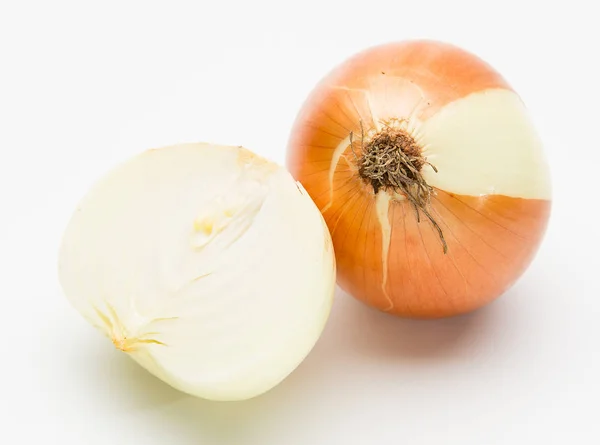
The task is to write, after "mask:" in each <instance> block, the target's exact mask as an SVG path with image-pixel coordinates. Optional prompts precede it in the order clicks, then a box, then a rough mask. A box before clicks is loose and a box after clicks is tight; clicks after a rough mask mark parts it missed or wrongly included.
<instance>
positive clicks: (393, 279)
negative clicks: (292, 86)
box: [286, 41, 551, 318]
mask: <svg viewBox="0 0 600 445" xmlns="http://www.w3.org/2000/svg"><path fill="white" fill-rule="evenodd" d="M392 119H396V120H400V121H402V122H405V123H406V126H407V127H406V128H408V129H409V131H410V133H411V134H412V135H413V136H414V137H415V140H417V141H418V142H419V144H420V145H421V146H422V147H423V155H424V156H425V157H426V158H427V160H428V161H430V162H431V163H432V164H434V165H435V166H436V168H437V170H438V172H437V173H436V172H435V171H434V170H433V169H431V168H429V167H427V169H425V168H424V170H423V175H424V177H425V178H426V179H427V181H428V183H429V184H430V185H431V186H432V187H433V188H434V189H435V192H436V193H435V195H434V196H433V197H432V200H431V207H430V213H431V214H432V215H433V216H434V218H435V220H436V221H437V223H438V224H439V226H440V228H441V230H442V231H443V234H444V238H445V241H446V243H447V253H444V251H443V249H442V244H441V243H440V236H439V234H438V232H437V231H436V229H435V227H434V225H433V224H431V223H430V221H429V220H427V218H425V217H424V216H423V215H422V214H421V217H420V222H417V218H416V212H415V209H414V207H413V205H412V204H411V203H410V202H409V201H408V200H406V199H404V197H403V196H402V195H398V194H397V193H396V194H394V193H392V192H389V191H382V190H379V191H378V193H377V194H376V193H375V190H374V188H373V187H372V186H371V184H369V183H368V182H366V181H365V180H363V178H361V177H360V176H359V173H358V171H357V158H356V154H357V151H358V152H360V148H361V143H362V142H363V140H362V136H363V135H364V134H365V132H366V133H367V134H368V132H369V131H377V130H380V129H381V122H383V121H389V120H392ZM351 132H352V134H353V136H354V139H353V146H352V147H350V143H349V134H350V133H351ZM358 154H359V155H360V153H358ZM286 162H287V168H288V169H289V170H290V171H291V173H292V174H293V175H294V177H295V178H296V179H297V180H299V181H300V182H301V183H302V184H303V186H304V187H305V189H306V190H307V192H308V193H309V195H310V196H311V197H312V198H313V200H314V201H315V203H316V204H317V206H318V207H319V209H320V210H321V212H322V214H323V216H324V218H325V220H326V222H327V225H328V227H329V230H330V232H331V235H332V239H333V244H334V248H335V254H336V262H337V281H338V284H339V285H340V287H342V288H343V289H344V290H345V291H346V292H348V293H349V294H351V295H352V296H354V297H355V298H357V299H358V300H360V301H362V302H364V303H366V304H367V305H369V306H372V307H374V308H377V309H379V310H382V311H385V312H388V313H391V314H394V315H397V316H401V317H409V318H441V317H449V316H455V315H459V314H464V313H468V312H471V311H473V310H476V309H478V308H481V307H483V306H485V305H486V304H489V303H490V302H492V301H493V300H495V299H496V298H498V297H499V296H500V295H502V294H503V293H504V292H505V291H506V290H507V289H509V288H510V287H511V286H512V285H513V284H514V283H515V282H516V280H517V279H518V278H519V277H520V276H521V275H522V274H523V273H524V272H525V271H526V269H527V268H528V266H529V264H530V263H531V261H532V260H533V258H534V257H535V255H536V253H537V250H538V248H539V245H540V243H541V242H542V239H543V236H544V233H545V229H546V226H547V223H548V219H549V216H550V211H551V185H550V174H549V170H548V166H547V164H546V161H545V157H544V153H543V149H542V146H541V142H540V140H539V138H538V136H537V134H536V132H535V129H534V128H533V125H532V123H531V121H530V120H529V117H528V115H527V111H526V110H525V107H524V105H523V104H522V102H521V100H520V98H519V97H518V95H517V94H516V93H515V92H514V91H513V89H512V88H511V86H510V85H509V84H508V82H507V81H506V80H505V79H504V78H503V77H502V76H501V75H500V74H499V73H497V72H496V71H495V70H494V69H493V68H492V67H491V66H489V65H488V64H487V63H485V62H484V61H482V60H481V59H479V58H478V57H476V56H474V55H472V54H470V53H468V52H466V51H464V50H462V49H460V48H457V47H455V46H452V45H449V44H446V43H442V42H435V41H405V42H397V43H390V44H386V45H381V46H378V47H374V48H370V49H368V50H366V51H363V52H361V53H358V54H356V55H355V56H353V57H351V58H350V59H348V60H347V61H345V62H344V63H342V64H341V65H340V66H338V67H336V68H335V69H334V70H333V71H332V72H330V73H329V74H328V75H327V76H325V78H324V79H322V81H321V82H320V83H319V84H318V85H317V86H316V87H315V89H314V90H313V91H312V92H311V94H310V95H309V97H308V98H307V100H306V102H305V103H304V105H303V106H302V109H301V110H300V112H299V114H298V116H297V118H296V121H295V123H294V126H293V128H292V131H291V135H290V139H289V143H288V151H287V161H286Z"/></svg>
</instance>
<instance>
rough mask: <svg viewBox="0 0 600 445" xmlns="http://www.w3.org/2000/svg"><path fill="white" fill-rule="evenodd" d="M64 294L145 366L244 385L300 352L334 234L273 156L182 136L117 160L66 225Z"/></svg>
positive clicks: (320, 321) (320, 316)
mask: <svg viewBox="0 0 600 445" xmlns="http://www.w3.org/2000/svg"><path fill="white" fill-rule="evenodd" d="M59 272H60V282H61V284H62V286H63V289H64V292H65V294H66V296H67V298H68V299H69V301H70V302H71V303H72V305H73V306H74V307H75V308H76V309H77V310H78V311H79V312H80V313H81V314H82V315H83V316H84V317H85V318H86V319H87V320H88V321H89V322H90V323H91V324H93V325H94V326H96V327H98V328H99V329H100V330H101V331H102V332H104V333H105V334H106V335H107V336H108V337H109V338H110V340H111V341H112V342H113V343H114V345H115V346H116V347H117V348H118V349H119V350H122V351H124V352H126V353H127V354H128V355H129V356H131V358H133V359H134V360H136V361H137V362H138V363H139V364H140V365H142V366H143V367H145V368H146V369H147V370H148V371H150V372H151V373H153V374H154V375H155V376H157V377H159V378H160V379H162V380H164V381H165V382H167V383H168V384H170V385H172V386H173V387H175V388H177V389H179V390H181V391H184V392H186V393H189V394H192V395H195V396H199V397H203V398H207V399H213V400H242V399H248V398H251V397H255V396H257V395H259V394H261V393H264V392H265V391H268V390H269V389H271V388H273V387H274V386H276V385H277V384H279V383H280V382H281V381H282V380H283V379H284V378H286V377H287V376H288V375H289V374H290V373H291V372H292V371H293V370H294V369H295V368H296V367H297V366H298V365H299V364H300V363H301V362H302V360H303V359H304V358H305V357H306V356H307V354H308V353H309V351H310V350H311V349H312V347H313V346H314V344H315V343H316V341H317V339H318V338H319V336H320V335H321V332H322V330H323V328H324V325H325V323H326V321H327V318H328V315H329V312H330V308H331V304H332V299H333V291H334V287H335V257H334V254H333V247H332V244H331V238H330V235H329V232H328V230H327V227H326V225H325V223H324V220H323V218H322V216H321V214H320V213H319V211H318V209H317V208H316V206H315V204H314V203H313V201H312V200H311V198H310V197H309V196H308V194H307V193H306V192H305V191H304V189H303V188H302V186H301V185H299V184H298V183H297V182H296V181H295V180H294V179H293V178H292V176H291V175H290V174H289V172H287V171H286V170H285V169H284V168H283V167H280V166H278V165H275V164H274V163H272V162H270V161H268V160H265V159H263V158H261V157H259V156H257V155H255V154H253V153H252V152H250V151H249V150H247V149H245V148H242V147H227V146H217V145H210V144H182V145H177V146H172V147H165V148H161V149H156V150H150V151H147V152H144V153H143V154H140V155H138V156H136V157H134V158H133V159H130V160H129V161H127V162H125V163H124V164H123V165H121V166H119V167H118V168H116V169H114V170H113V171H112V172H110V173H109V174H108V175H107V176H106V177H105V178H103V179H102V180H101V181H100V182H99V183H98V184H96V185H95V186H94V187H93V189H92V190H90V191H89V193H88V194H87V195H86V196H85V198H84V199H83V201H82V202H81V203H80V205H79V206H78V208H77V210H76V211H75V213H74V215H73V217H72V219H71V221H70V223H69V225H68V227H67V229H66V232H65V234H64V238H63V242H62V247H61V251H60V258H59Z"/></svg>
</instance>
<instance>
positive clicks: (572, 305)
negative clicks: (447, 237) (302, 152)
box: [0, 0, 600, 445]
mask: <svg viewBox="0 0 600 445" xmlns="http://www.w3.org/2000/svg"><path fill="white" fill-rule="evenodd" d="M593 4H594V2H592V1H590V0H582V1H573V0H571V1H569V2H566V3H565V2H555V3H552V2H545V1H525V0H520V1H518V2H510V1H503V2H486V1H477V2H475V1H473V2H465V1H440V2H432V1H424V0H418V1H409V2H406V1H400V0H394V1H389V2H384V1H374V0H364V1H362V2H351V1H348V0H346V1H343V2H331V1H326V0H320V1H316V2H312V1H308V0H303V1H298V2H288V1H273V2H272V4H270V3H269V2H266V1H245V2H242V1H240V2H235V3H233V2H228V1H217V0H213V1H209V2H206V1H195V2H187V3H186V4H181V3H178V2H174V1H164V2H151V1H144V2H142V1H140V2H132V1H125V0H121V1H98V2H90V1H70V2H69V1H65V0H54V1H40V2H37V3H34V2H27V1H17V0H12V1H2V2H1V3H0V5H1V6H0V149H1V150H2V152H1V158H0V194H1V197H0V198H1V199H0V209H1V212H2V213H1V218H0V228H1V231H0V236H1V237H2V238H1V243H0V262H1V263H0V264H1V266H2V278H1V279H0V299H1V300H0V301H1V303H2V306H1V313H0V314H1V315H0V339H1V341H0V360H1V365H0V443H2V444H7V445H8V444H27V443H32V444H33V443H36V444H37V443H56V444H64V445H70V444H78V445H86V444H89V445H100V444H102V445H104V444H111V445H126V444H141V445H155V444H168V445H183V444H186V445H187V444H194V445H197V444H207V445H220V444H239V445H251V444H252V445H320V444H333V443H340V444H342V443H343V444H346V445H356V444H365V445H374V444H410V445H417V444H444V445H452V444H460V445H471V444H472V445H496V444H502V445H509V444H510V445H515V444H516V445H520V444H538V443H539V444H545V445H548V444H567V443H573V444H597V443H600V426H599V424H598V422H597V421H598V412H599V411H598V409H599V408H598V399H599V396H600V384H599V383H598V378H599V376H600V359H599V352H600V348H599V346H598V341H599V340H600V285H599V284H598V283H599V280H598V277H599V275H600V267H599V266H600V236H599V233H600V228H599V225H598V217H599V212H598V205H599V202H600V201H599V199H598V177H599V176H600V168H599V166H598V161H599V159H600V158H599V154H598V152H599V149H600V144H599V142H598V141H599V138H600V113H599V112H598V102H599V100H600V97H599V94H598V93H599V87H598V82H599V80H600V69H599V67H598V63H597V59H598V54H599V53H598V48H597V46H598V43H599V42H600V35H599V33H598V31H597V30H598V22H597V13H595V12H593V10H592V5H593ZM417 37H426V38H434V39H441V40H446V41H449V42H452V43H455V44H457V45H460V46H463V47H464V48H466V49H468V50H470V51H473V52H475V53H477V54H478V55H480V56H481V57H483V58H484V59H486V60H487V61H488V62H490V63H491V64H492V65H494V66H495V67H496V68H497V69H498V70H499V71H500V72H502V73H503V74H504V75H505V77H506V78H507V79H508V80H509V81H510V82H511V83H512V85H513V86H514V87H515V88H516V90H517V91H518V92H519V93H520V94H521V96H522V98H523V100H524V101H525V102H526V104H527V105H528V107H529V109H530V111H531V113H532V116H533V118H534V120H535V123H536V125H537V127H538V129H539V132H540V134H541V136H542V138H543V140H544V142H545V145H546V148H547V152H548V157H549V160H550V162H551V165H552V171H553V178H554V198H555V200H554V210H553V216H552V220H551V224H550V228H549V230H548V233H547V236H546V239H545V242H544V244H543V246H542V248H541V250H540V251H539V254H538V256H537V258H536V260H535V262H534V263H533V264H532V266H531V267H530V269H529V270H528V271H527V273H526V274H525V275H524V276H523V277H522V279H521V280H520V281H519V282H518V283H517V285H516V286H515V287H514V288H512V289H511V290H510V291H509V292H508V293H507V294H506V295H504V296H503V297H502V298H501V299H500V300H498V301H497V302H496V303H494V304H492V305H491V306H489V307H487V308H486V309H484V310H481V311H479V312H477V313H474V314H472V315H469V316H466V317H461V318H456V319H450V320H444V321H435V322H415V321H403V320H400V319H395V318H392V317H389V316H385V315H383V314H380V313H376V312H375V311H372V310H369V309H366V308H365V307H364V306H362V305H361V304H359V303H357V302H355V301H354V300H353V299H352V298H350V297H349V296H347V295H345V294H343V293H341V292H338V293H337V294H336V297H337V301H336V303H335V306H334V310H333V314H332V317H331V319H330V322H329V324H328V326H327V328H326V331H325V333H324V335H323V337H322V338H321V340H320V341H319V343H318V344H317V346H316V348H315V349H314V351H313V353H312V354H311V355H310V356H309V358H308V359H307V360H306V361H305V362H304V363H303V364H302V365H301V366H300V368H298V369H297V370H296V372H294V373H293V374H292V375H291V376H290V377H289V378H288V379H287V380H286V381H285V382H284V383H283V384H281V385H280V386H279V387H277V388H276V389H274V390H273V391H271V392H269V393H268V394H266V395H264V396H262V397H260V398H257V399H254V400H251V401H247V402H243V403H229V404H228V403H210V402H206V401H202V400H197V399H193V398H191V397H188V396H185V395H183V394H181V393H178V392H176V391H175V390H172V389H170V388H169V387H167V386H166V385H164V384H162V383H161V382H160V381H158V380H156V379H155V378H153V377H150V376H149V375H148V374H147V373H146V372H145V371H143V370H142V369H141V368H140V367H138V366H137V365H136V364H134V363H133V362H132V361H131V360H130V359H129V358H128V357H126V356H125V355H124V354H122V353H120V352H119V351H116V350H115V349H114V348H113V347H112V345H111V344H110V343H109V342H107V341H106V339H105V338H103V337H102V336H101V335H100V334H99V333H98V332H97V331H95V330H94V329H93V328H91V327H90V326H88V325H87V323H86V322H85V321H83V319H82V318H81V317H80V316H79V315H78V314H77V313H76V312H75V311H74V310H72V309H71V307H70V306H69V305H68V304H67V302H66V300H65V299H64V297H63V296H62V293H61V290H60V287H59V285H58V281H57V276H56V275H57V274H56V257H57V250H58V246H59V241H60V237H61V235H62V231H63V229H64V227H65V225H66V223H67V220H68V218H69V217H70V214H71V212H72V211H73V210H74V208H75V205H76V203H77V201H78V200H79V199H80V198H81V197H82V196H83V194H84V193H85V192H86V190H87V189H88V187H89V186H90V185H91V184H92V183H93V182H94V181H95V180H96V179H98V178H99V177H100V176H101V175H103V174H104V173H105V172H106V171H107V170H108V169H110V168H112V167H113V166H114V165H115V164H116V163H118V162H120V161H122V160H124V159H126V158H128V157H130V156H132V155H134V154H137V153H138V152H140V151H142V150H145V149H147V148H150V147H157V146H161V145H166V144H172V143H176V142H183V141H198V140H200V141H210V142H219V143H227V144H236V145H245V146H247V147H248V148H251V149H253V150H255V151H257V152H259V153H262V154H265V155H268V156H270V157H272V158H274V159H276V160H278V161H283V159H284V150H285V144H286V141H287V135H288V132H289V129H290V125H291V123H292V120H293V119H294V117H295V114H296V112H297V110H298V108H299V107H300V105H301V103H302V101H303V99H304V97H305V96H306V94H307V93H308V92H309V91H310V89H311V88H312V87H313V85H314V83H315V82H317V81H318V80H319V79H320V78H321V77H322V76H323V75H324V74H325V73H326V72H327V71H328V70H329V69H331V68H332V67H333V66H334V65H335V64H337V63H338V62H340V61H342V60H343V59H345V58H346V57H348V56H350V55H351V54H353V53H354V52H356V51H359V50H362V49H364V48H366V47H368V46H370V45H373V44H378V43H384V42H387V41H390V40H400V39H407V38H417Z"/></svg>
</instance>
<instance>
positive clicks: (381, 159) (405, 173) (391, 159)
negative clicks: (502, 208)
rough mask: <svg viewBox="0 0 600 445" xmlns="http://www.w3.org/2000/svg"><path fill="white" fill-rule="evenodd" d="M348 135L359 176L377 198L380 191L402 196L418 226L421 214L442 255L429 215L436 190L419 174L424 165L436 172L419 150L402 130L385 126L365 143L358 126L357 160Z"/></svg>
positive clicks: (437, 226) (445, 245) (439, 231)
mask: <svg viewBox="0 0 600 445" xmlns="http://www.w3.org/2000/svg"><path fill="white" fill-rule="evenodd" d="M352 139H353V135H352V133H351V134H350V145H351V148H352V152H353V153H354V155H355V158H356V161H357V164H358V174H359V175H360V177H361V178H363V179H364V180H365V181H366V182H367V183H369V184H370V185H371V186H372V187H373V191H374V192H375V193H376V194H377V192H378V191H379V190H380V189H383V190H392V191H394V192H396V193H399V194H403V195H404V196H406V198H407V199H408V200H409V201H410V202H411V204H412V205H413V207H414V209H415V212H416V215H417V222H420V221H421V218H420V213H421V212H422V213H423V214H424V215H425V216H427V218H428V219H429V221H431V223H432V224H433V226H434V227H435V229H436V230H437V232H438V234H439V236H440V240H441V242H442V246H443V248H444V253H447V251H448V246H447V244H446V240H445V238H444V233H443V232H442V229H441V228H440V226H439V224H438V223H437V221H436V220H435V218H433V216H432V215H431V213H430V212H429V208H430V205H431V197H432V195H435V190H434V188H433V187H431V186H430V185H429V184H427V182H426V181H425V178H423V175H422V174H421V169H422V168H423V166H424V165H429V166H431V168H433V170H434V171H435V172H436V173H437V169H436V168H435V166H433V165H432V164H431V163H429V162H427V160H426V159H425V158H424V157H423V156H422V150H421V147H420V146H419V144H418V143H417V142H416V141H415V139H414V138H413V137H412V136H411V135H410V134H409V133H408V132H407V131H406V130H403V129H401V128H397V127H392V126H390V125H384V127H383V128H382V129H381V131H379V132H377V133H376V134H375V135H373V137H371V138H369V140H368V141H367V142H366V143H365V136H364V131H362V124H361V146H362V149H361V153H360V155H359V156H356V153H355V152H354V145H353V141H352Z"/></svg>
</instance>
